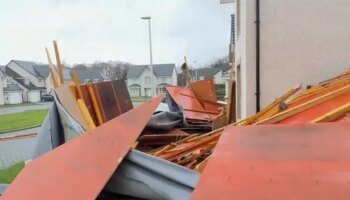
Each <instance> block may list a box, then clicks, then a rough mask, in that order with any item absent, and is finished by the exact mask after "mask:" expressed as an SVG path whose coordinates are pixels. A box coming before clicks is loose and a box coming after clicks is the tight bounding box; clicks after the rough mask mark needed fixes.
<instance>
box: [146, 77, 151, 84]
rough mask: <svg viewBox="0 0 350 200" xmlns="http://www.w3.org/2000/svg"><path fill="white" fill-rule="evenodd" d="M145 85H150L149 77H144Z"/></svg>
mask: <svg viewBox="0 0 350 200" xmlns="http://www.w3.org/2000/svg"><path fill="white" fill-rule="evenodd" d="M145 84H146V85H150V84H151V77H145Z"/></svg>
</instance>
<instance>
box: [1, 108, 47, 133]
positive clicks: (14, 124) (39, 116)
mask: <svg viewBox="0 0 350 200" xmlns="http://www.w3.org/2000/svg"><path fill="white" fill-rule="evenodd" d="M47 112H48V110H47V109H43V110H29V111H26V112H22V113H14V114H6V115H0V132H8V131H13V130H18V129H23V128H29V127H32V126H36V125H41V124H42V123H43V121H44V119H45V117H46V115H47Z"/></svg>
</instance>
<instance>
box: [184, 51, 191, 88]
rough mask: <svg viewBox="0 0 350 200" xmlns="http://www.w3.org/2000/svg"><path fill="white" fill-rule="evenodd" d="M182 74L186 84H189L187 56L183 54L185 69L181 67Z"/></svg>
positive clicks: (189, 75)
mask: <svg viewBox="0 0 350 200" xmlns="http://www.w3.org/2000/svg"><path fill="white" fill-rule="evenodd" d="M183 74H184V77H185V81H186V85H189V84H190V83H191V74H190V69H189V66H188V62H187V57H186V56H185V69H183Z"/></svg>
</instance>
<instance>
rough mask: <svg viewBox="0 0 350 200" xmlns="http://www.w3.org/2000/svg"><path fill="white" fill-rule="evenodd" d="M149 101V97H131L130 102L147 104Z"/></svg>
mask: <svg viewBox="0 0 350 200" xmlns="http://www.w3.org/2000/svg"><path fill="white" fill-rule="evenodd" d="M150 99H151V98H150V97H131V101H132V102H147V101H148V100H150Z"/></svg>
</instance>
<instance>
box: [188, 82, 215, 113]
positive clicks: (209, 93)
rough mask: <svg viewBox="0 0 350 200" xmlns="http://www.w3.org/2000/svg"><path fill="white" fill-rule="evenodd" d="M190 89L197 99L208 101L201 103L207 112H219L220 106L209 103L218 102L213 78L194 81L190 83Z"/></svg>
mask: <svg viewBox="0 0 350 200" xmlns="http://www.w3.org/2000/svg"><path fill="white" fill-rule="evenodd" d="M190 88H191V90H192V92H193V93H194V95H195V96H196V97H199V98H200V99H204V100H206V101H207V102H206V101H203V102H201V104H202V105H203V107H204V109H205V110H209V111H216V112H217V111H218V109H219V106H218V105H217V104H213V103H208V102H217V101H218V98H217V95H216V89H215V84H214V79H213V78H210V79H205V80H200V81H193V82H191V83H190Z"/></svg>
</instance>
